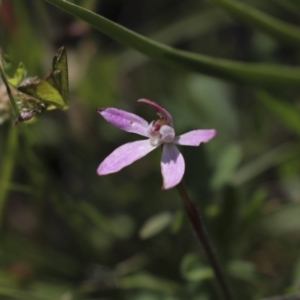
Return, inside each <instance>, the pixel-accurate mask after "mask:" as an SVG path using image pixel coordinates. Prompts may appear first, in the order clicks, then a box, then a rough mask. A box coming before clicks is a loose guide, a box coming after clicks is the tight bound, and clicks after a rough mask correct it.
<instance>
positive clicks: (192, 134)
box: [173, 129, 217, 146]
mask: <svg viewBox="0 0 300 300" xmlns="http://www.w3.org/2000/svg"><path fill="white" fill-rule="evenodd" d="M216 134H217V131H216V130H215V129H204V130H193V131H189V132H187V133H185V134H182V135H180V136H176V137H175V139H174V141H173V143H174V144H178V145H185V146H199V145H200V143H207V142H208V141H210V140H211V139H212V138H213V137H215V135H216Z"/></svg>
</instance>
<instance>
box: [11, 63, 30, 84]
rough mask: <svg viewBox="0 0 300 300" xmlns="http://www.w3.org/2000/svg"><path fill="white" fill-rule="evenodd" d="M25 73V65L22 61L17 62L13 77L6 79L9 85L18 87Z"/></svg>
mask: <svg viewBox="0 0 300 300" xmlns="http://www.w3.org/2000/svg"><path fill="white" fill-rule="evenodd" d="M26 74H27V71H26V69H25V66H24V64H23V63H19V66H18V68H17V70H16V72H15V75H14V77H13V78H9V79H8V83H9V84H10V85H12V86H13V87H15V88H16V87H18V86H19V85H20V84H21V82H22V81H23V80H24V79H25V77H26Z"/></svg>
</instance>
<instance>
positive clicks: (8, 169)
mask: <svg viewBox="0 0 300 300" xmlns="http://www.w3.org/2000/svg"><path fill="white" fill-rule="evenodd" d="M17 149H18V130H17V129H16V127H11V128H10V131H9V136H8V139H7V149H6V154H5V155H4V157H5V159H2V162H1V165H2V167H1V174H0V176H1V177H0V178H1V181H0V230H1V227H2V225H3V217H4V209H5V203H6V199H7V195H8V193H9V189H10V181H11V178H12V176H13V171H14V166H15V162H16V156H17Z"/></svg>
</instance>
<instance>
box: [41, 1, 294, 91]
mask: <svg viewBox="0 0 300 300" xmlns="http://www.w3.org/2000/svg"><path fill="white" fill-rule="evenodd" d="M44 1H47V2H49V3H51V4H53V5H55V6H57V7H58V8H59V9H61V10H64V11H66V12H68V13H70V14H72V15H74V16H75V17H77V18H79V19H81V20H83V21H85V22H87V23H88V24H90V25H91V26H93V27H94V28H96V29H97V30H99V31H100V32H102V33H104V34H106V35H108V36H110V37H111V38H113V39H115V40H116V41H118V42H120V43H121V44H124V45H125V46H127V47H130V48H133V49H135V50H137V51H139V52H141V53H143V54H145V55H146V56H149V57H151V58H153V59H155V60H157V61H160V62H163V63H166V64H168V65H171V66H175V67H179V68H182V69H187V70H190V71H196V72H200V73H203V74H207V75H211V76H215V77H219V78H224V79H227V80H233V81H236V82H243V83H254V84H259V85H263V86H277V87H280V86H281V87H284V86H285V87H287V86H290V87H292V86H293V87H299V85H300V69H299V68H292V67H287V66H284V67H281V66H276V65H267V64H257V63H248V64H247V63H241V62H235V61H230V60H226V59H218V58H214V57H210V56H204V55H200V54H194V53H191V52H188V51H182V50H177V49H175V48H172V47H170V46H168V45H165V44H162V43H158V42H156V41H153V40H151V39H149V38H147V37H145V36H143V35H140V34H137V33H135V32H133V31H131V30H129V29H127V28H125V27H123V26H121V25H118V24H116V23H114V22H112V21H110V20H108V19H106V18H104V17H102V16H100V15H97V14H96V13H94V12H92V11H89V10H87V9H84V8H82V7H80V6H77V5H75V4H72V3H70V2H68V1H62V0H44ZM299 32H300V31H299ZM299 40H300V39H299Z"/></svg>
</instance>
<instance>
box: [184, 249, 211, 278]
mask: <svg viewBox="0 0 300 300" xmlns="http://www.w3.org/2000/svg"><path fill="white" fill-rule="evenodd" d="M180 268H181V273H182V275H183V277H184V278H185V279H186V280H188V281H197V282H200V281H203V280H207V279H212V278H213V277H214V273H213V270H212V269H211V268H210V267H207V266H205V265H204V264H203V263H202V262H201V260H200V258H199V257H198V256H196V255H194V254H187V255H186V256H185V257H184V258H183V260H182V262H181V267H180Z"/></svg>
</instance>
